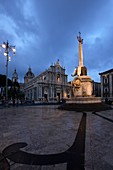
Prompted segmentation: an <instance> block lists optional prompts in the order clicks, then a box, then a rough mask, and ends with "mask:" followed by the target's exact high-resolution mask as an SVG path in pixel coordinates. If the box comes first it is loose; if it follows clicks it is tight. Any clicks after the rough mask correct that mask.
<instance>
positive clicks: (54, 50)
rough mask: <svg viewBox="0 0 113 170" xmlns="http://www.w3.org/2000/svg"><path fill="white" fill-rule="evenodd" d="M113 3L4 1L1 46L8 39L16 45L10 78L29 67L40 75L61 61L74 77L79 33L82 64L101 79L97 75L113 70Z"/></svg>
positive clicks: (34, 0)
mask: <svg viewBox="0 0 113 170" xmlns="http://www.w3.org/2000/svg"><path fill="white" fill-rule="evenodd" d="M12 4H13V5H12ZM112 5H113V2H112V0H109V1H106V0H99V1H90V0H86V1H83V0H76V1H75V0H71V1H69V0H46V1H37V0H33V1H31V0H25V1H23V0H18V1H14V0H11V2H10V3H7V1H6V0H4V1H3V0H1V4H0V17H1V22H0V37H1V43H2V42H3V41H7V40H9V42H10V43H11V44H12V45H13V44H14V45H16V47H17V53H16V56H15V57H14V58H12V61H11V62H10V68H9V76H12V72H13V70H14V69H15V68H17V72H18V74H19V75H20V77H21V79H22V76H23V77H24V75H25V73H26V72H27V69H28V66H31V68H32V70H33V72H34V73H35V74H36V75H37V74H39V73H40V72H42V71H44V70H45V69H46V68H48V67H49V65H50V64H51V63H54V62H56V60H57V59H60V63H61V65H63V66H65V68H66V72H67V74H68V75H69V77H70V75H71V74H72V72H73V70H74V68H75V66H77V65H78V41H77V39H76V36H77V34H78V32H79V31H81V32H82V37H83V39H84V44H83V53H84V64H85V65H86V67H87V68H88V73H89V74H90V75H91V76H92V78H93V79H95V80H99V78H98V72H100V70H102V71H103V70H104V69H108V68H110V67H112V63H111V61H113V60H112V54H113V50H112V39H113V36H112V35H113V32H112V28H113V24H112V23H113V19H112V18H113V12H112ZM0 63H2V65H4V64H5V59H2V58H0ZM106 63H107V64H106ZM4 67H5V66H4ZM3 70H5V69H3V66H2V67H1V68H0V72H4V71H3ZM94 72H95V74H94ZM69 79H71V77H70V78H69Z"/></svg>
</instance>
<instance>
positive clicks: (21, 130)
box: [0, 105, 113, 170]
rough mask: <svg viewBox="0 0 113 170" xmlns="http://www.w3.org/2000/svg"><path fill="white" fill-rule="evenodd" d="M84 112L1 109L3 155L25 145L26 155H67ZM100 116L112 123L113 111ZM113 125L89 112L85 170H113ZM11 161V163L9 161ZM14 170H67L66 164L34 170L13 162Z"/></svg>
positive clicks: (49, 109) (37, 167) (54, 109)
mask: <svg viewBox="0 0 113 170" xmlns="http://www.w3.org/2000/svg"><path fill="white" fill-rule="evenodd" d="M82 114H83V113H82V112H75V111H66V110H65V111H64V110H58V109H57V106H47V105H46V106H44V105H43V106H23V107H12V108H2V109H0V132H1V133H0V152H1V153H2V151H3V149H4V148H5V147H7V146H9V145H11V144H13V143H17V142H26V143H27V144H28V145H27V146H26V147H25V148H22V150H23V151H26V152H29V153H34V154H55V153H60V152H64V151H65V150H67V149H68V148H69V147H70V146H71V145H72V144H73V142H74V139H75V137H76V134H77V131H78V127H79V123H80V120H81V118H82ZM98 114H100V115H103V116H106V117H108V118H109V119H112V120H113V111H112V110H107V111H102V112H98ZM112 132H113V123H112V122H110V121H108V120H105V119H103V118H102V117H99V116H97V115H94V114H92V112H87V121H86V138H85V165H84V166H85V170H111V169H113V163H112V162H113V161H112V158H113V146H112V145H113V133H112ZM8 161H9V160H8ZM9 163H10V165H11V167H10V168H11V170H66V166H67V164H66V163H63V164H56V165H49V166H34V165H23V164H18V163H13V162H10V161H9Z"/></svg>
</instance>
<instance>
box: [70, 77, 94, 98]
mask: <svg viewBox="0 0 113 170" xmlns="http://www.w3.org/2000/svg"><path fill="white" fill-rule="evenodd" d="M72 86H73V96H74V97H90V96H92V90H93V87H92V79H91V78H90V77H89V76H87V75H84V76H77V77H75V78H74V80H73V81H72Z"/></svg>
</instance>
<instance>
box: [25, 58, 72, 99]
mask: <svg viewBox="0 0 113 170" xmlns="http://www.w3.org/2000/svg"><path fill="white" fill-rule="evenodd" d="M67 78H68V76H67V74H66V73H65V68H63V67H61V65H60V63H59V60H58V61H57V62H56V63H55V64H54V65H51V66H50V67H49V68H48V69H47V70H46V71H44V72H42V73H41V74H39V75H38V76H34V74H33V73H32V71H31V69H29V70H28V72H27V73H26V75H25V77H24V94H25V98H26V99H27V100H34V101H60V100H61V99H66V98H69V97H71V91H72V90H71V89H72V87H71V84H70V83H68V80H67Z"/></svg>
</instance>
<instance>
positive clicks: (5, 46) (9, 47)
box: [0, 41, 16, 103]
mask: <svg viewBox="0 0 113 170" xmlns="http://www.w3.org/2000/svg"><path fill="white" fill-rule="evenodd" d="M0 46H1V47H2V48H3V49H4V50H5V52H4V55H5V56H6V96H5V97H6V98H5V100H6V103H8V61H11V57H10V56H9V52H12V53H13V54H15V53H16V48H15V46H12V45H9V43H8V41H7V42H6V43H5V42H3V44H2V45H0Z"/></svg>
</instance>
